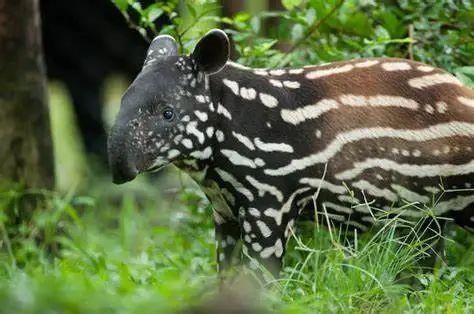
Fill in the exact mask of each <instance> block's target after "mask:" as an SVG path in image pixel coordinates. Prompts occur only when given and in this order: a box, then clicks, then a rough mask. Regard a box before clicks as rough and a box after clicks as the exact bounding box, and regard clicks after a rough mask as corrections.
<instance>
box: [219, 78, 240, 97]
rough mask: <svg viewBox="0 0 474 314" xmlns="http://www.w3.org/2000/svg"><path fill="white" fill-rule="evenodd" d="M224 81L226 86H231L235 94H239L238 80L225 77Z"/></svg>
mask: <svg viewBox="0 0 474 314" xmlns="http://www.w3.org/2000/svg"><path fill="white" fill-rule="evenodd" d="M222 83H224V85H225V86H227V87H229V88H230V90H231V91H232V92H233V93H234V94H235V95H237V96H238V95H239V84H238V83H237V82H236V81H231V80H228V79H223V80H222Z"/></svg>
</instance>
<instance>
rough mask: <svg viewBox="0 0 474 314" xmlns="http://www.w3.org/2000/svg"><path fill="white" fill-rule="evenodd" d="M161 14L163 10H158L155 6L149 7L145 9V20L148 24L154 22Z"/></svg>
mask: <svg viewBox="0 0 474 314" xmlns="http://www.w3.org/2000/svg"><path fill="white" fill-rule="evenodd" d="M150 7H151V8H150ZM162 14H163V10H162V9H161V8H159V7H158V5H157V4H154V5H151V6H149V7H148V8H147V19H148V21H149V22H154V21H155V20H156V19H157V18H159V17H160V16H161V15H162Z"/></svg>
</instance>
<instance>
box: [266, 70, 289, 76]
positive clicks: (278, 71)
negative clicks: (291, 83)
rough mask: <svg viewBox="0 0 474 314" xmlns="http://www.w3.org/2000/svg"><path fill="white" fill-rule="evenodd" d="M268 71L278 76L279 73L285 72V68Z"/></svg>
mask: <svg viewBox="0 0 474 314" xmlns="http://www.w3.org/2000/svg"><path fill="white" fill-rule="evenodd" d="M269 73H270V75H275V76H280V75H283V74H285V73H286V72H285V70H282V69H278V70H271V71H270V72H269Z"/></svg>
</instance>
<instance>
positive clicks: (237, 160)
mask: <svg viewBox="0 0 474 314" xmlns="http://www.w3.org/2000/svg"><path fill="white" fill-rule="evenodd" d="M221 153H222V155H224V156H225V157H227V159H229V161H230V162H231V163H232V164H234V165H236V166H244V167H249V168H253V169H255V168H257V167H258V166H257V164H256V162H255V161H254V160H252V159H250V158H247V157H245V156H242V155H241V154H239V153H238V152H236V151H235V150H230V149H222V150H221Z"/></svg>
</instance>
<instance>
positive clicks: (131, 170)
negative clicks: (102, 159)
mask: <svg viewBox="0 0 474 314" xmlns="http://www.w3.org/2000/svg"><path fill="white" fill-rule="evenodd" d="M137 174H138V171H137V168H136V167H134V166H132V165H131V164H125V165H115V166H112V181H113V182H114V183H115V184H122V183H125V182H128V181H132V180H133V179H135V177H136V176H137Z"/></svg>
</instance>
